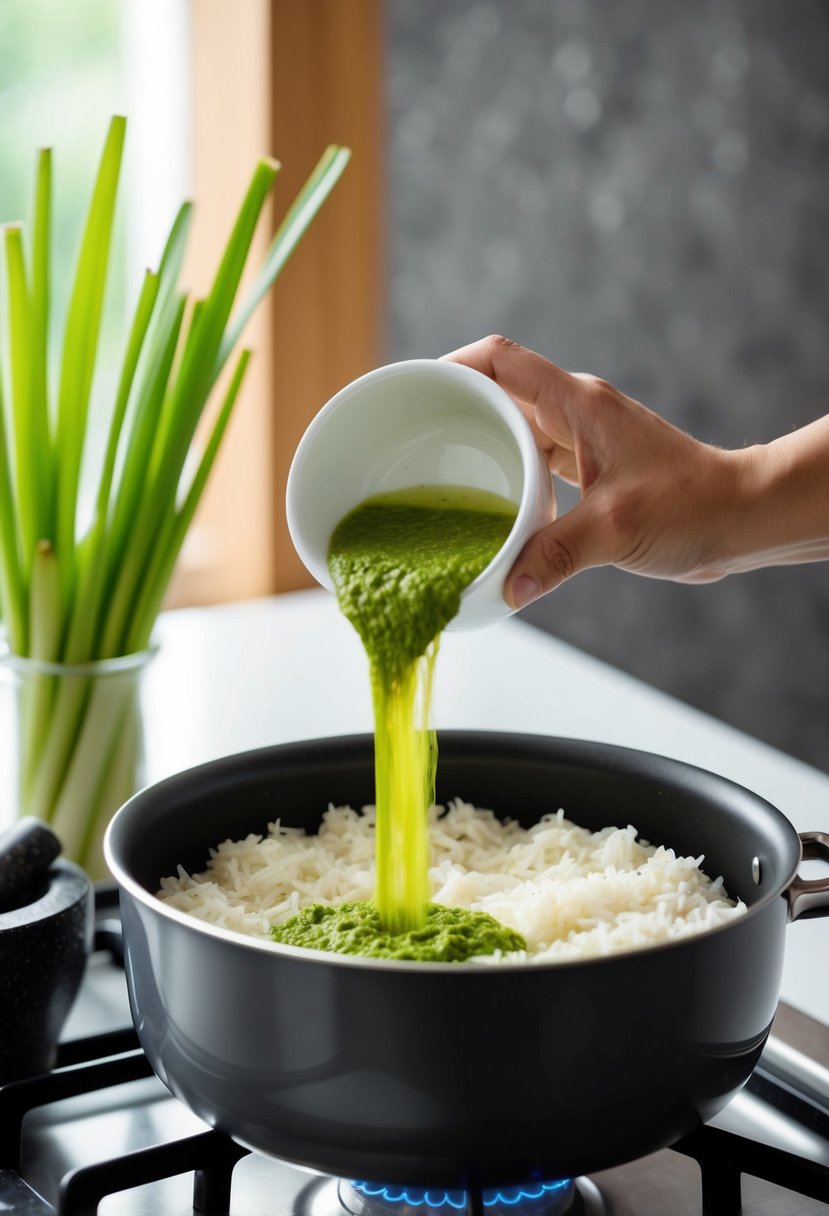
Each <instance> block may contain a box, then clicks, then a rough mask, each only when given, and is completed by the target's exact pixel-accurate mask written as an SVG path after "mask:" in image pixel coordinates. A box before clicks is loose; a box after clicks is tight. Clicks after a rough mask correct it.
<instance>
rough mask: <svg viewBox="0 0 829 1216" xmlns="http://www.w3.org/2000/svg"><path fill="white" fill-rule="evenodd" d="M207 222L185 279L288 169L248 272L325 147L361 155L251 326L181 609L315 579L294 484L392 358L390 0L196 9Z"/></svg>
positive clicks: (186, 571)
mask: <svg viewBox="0 0 829 1216" xmlns="http://www.w3.org/2000/svg"><path fill="white" fill-rule="evenodd" d="M189 16H190V31H191V36H190V42H191V57H192V58H191V116H192V117H191V127H192V133H193V143H192V148H193V172H192V178H193V197H194V199H195V200H196V214H195V223H194V231H193V244H192V251H191V257H190V260H189V264H188V267H187V268H186V274H187V276H188V281H189V284H190V285H191V286H192V287H193V289H194V290H195V291H196V292H200V291H203V290H204V289H205V288H206V286H207V283H208V282H209V279H210V276H211V274H212V272H213V268H214V267H215V265H216V263H217V260H218V257H219V255H220V251H221V247H222V244H223V242H224V240H225V238H226V235H227V232H228V231H229V228H230V225H231V223H232V219H233V215H234V212H235V209H236V207H237V206H238V204H239V201H240V199H241V195H242V193H243V191H244V188H245V186H246V185H247V181H248V178H249V176H250V173H251V171H252V168H253V165H254V163H255V161H256V159H257V157H258V156H259V155H261V154H262V153H263V152H264V153H268V154H270V155H273V156H275V157H276V158H277V159H278V160H279V161H280V162H281V165H282V169H281V171H280V173H279V176H278V178H277V183H276V186H275V189H274V203H273V209H272V211H271V214H270V215H269V216H268V217H267V220H266V221H265V222H263V224H262V226H261V228H262V231H261V235H260V236H258V237H257V246H256V248H255V250H254V257H253V258H252V259H251V264H252V265H253V266H255V265H258V264H259V261H260V259H261V256H262V254H263V252H264V250H265V248H266V247H267V244H268V239H269V233H271V232H272V231H273V228H274V220H275V219H278V218H279V217H280V216H281V215H282V214H283V212H284V211H285V209H286V207H287V206H288V204H289V203H290V201H291V199H292V198H293V197H294V195H295V194H296V192H297V190H298V189H299V187H300V185H301V184H302V182H303V181H304V179H305V177H306V176H307V174H308V173H309V172H310V170H311V168H312V167H313V165H314V164H315V163H316V161H317V159H318V157H319V156H320V154H321V153H322V151H323V148H324V147H325V146H326V145H327V144H329V143H340V144H346V145H347V146H348V147H350V148H351V150H352V158H351V161H350V163H349V165H348V166H347V168H346V170H345V173H344V175H343V178H342V179H341V181H340V182H339V183H338V184H337V186H336V187H335V190H334V192H333V193H332V195H331V196H330V198H329V199H328V200H327V202H326V203H325V205H324V207H323V210H322V212H321V213H320V215H319V216H318V217H317V219H316V220H315V222H314V224H313V226H312V228H311V229H310V230H309V232H308V233H307V234H306V236H305V237H304V239H303V241H302V243H301V245H300V247H299V248H298V250H297V251H296V253H295V254H294V256H293V258H292V259H291V262H290V263H289V264H288V265H287V266H286V268H285V270H284V271H283V273H282V275H281V276H280V279H279V280H278V282H277V284H276V285H275V288H274V290H273V291H272V292H271V297H270V299H269V300H268V301H267V302H265V303H264V304H263V306H262V307H261V309H260V311H259V313H258V314H257V316H256V317H255V318H254V319H253V320H252V321H251V323H250V325H249V327H248V331H247V333H246V335H245V338H244V341H245V344H246V345H250V346H251V347H252V348H253V350H254V358H253V360H252V361H251V367H250V371H249V378H248V382H247V383H246V385H245V388H244V390H243V393H242V394H241V395H240V399H239V402H238V404H237V406H236V415H235V417H234V419H233V420H232V422H231V426H230V428H229V431H228V434H227V436H226V438H225V442H224V446H223V450H222V452H221V454H220V456H219V458H218V460H217V463H216V467H215V469H214V471H213V475H212V478H211V483H210V485H209V486H208V489H207V491H206V493H205V497H204V501H203V503H202V505H201V508H200V510H199V512H198V515H197V517H196V519H195V520H194V524H193V527H192V529H191V534H190V536H189V537H188V541H187V544H186V545H185V551H184V552H183V554H182V560H181V562H180V565H179V569H178V571H177V573H176V576H175V579H174V582H173V586H172V588H171V595H170V600H169V604H170V606H175V605H183V604H200V603H211V602H217V601H221V600H233V599H244V598H249V597H250V596H255V595H265V594H270V593H272V592H278V591H288V590H294V589H297V588H299V587H303V586H308V585H310V584H311V583H312V581H313V580H312V579H311V577H310V575H309V574H308V573H307V571H306V570H305V568H304V566H303V565H302V563H301V562H300V560H299V558H298V557H297V555H296V553H295V551H294V548H293V545H292V544H291V541H290V537H289V536H288V532H287V526H286V522H285V507H284V499H285V481H286V478H287V473H288V469H289V466H290V462H291V458H292V456H293V453H294V450H295V448H296V445H297V443H298V441H299V439H300V437H301V435H302V432H303V431H304V429H305V427H306V426H307V425H308V422H309V421H310V420H311V418H312V417H313V415H314V414H315V413H316V411H317V410H318V409H319V408H320V406H321V405H322V404H323V403H324V402H325V401H326V400H327V399H328V398H329V397H330V396H331V395H332V394H333V393H334V392H336V390H337V389H338V388H340V387H341V386H342V385H343V384H346V383H347V382H348V381H349V380H352V379H354V378H355V377H356V376H359V375H361V374H362V373H363V372H365V371H368V370H369V369H370V368H371V367H374V366H376V365H377V363H378V362H379V361H380V358H381V349H382V341H381V322H380V317H381V299H382V243H383V223H382V220H383V197H382V196H383V191H382V129H381V114H382V79H381V77H382V69H381V55H382V43H383V38H382V0H353V2H352V0H244V3H229V2H228V0H190V13H189Z"/></svg>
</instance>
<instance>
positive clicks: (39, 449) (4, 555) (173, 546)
mask: <svg viewBox="0 0 829 1216" xmlns="http://www.w3.org/2000/svg"><path fill="white" fill-rule="evenodd" d="M123 140H124V120H123V119H121V118H115V119H113V120H112V122H111V124H110V127H109V130H108V133H107V138H106V142H105V146H104V150H103V154H102V157H101V161H100V165H99V169H98V173H97V177H96V181H95V185H94V189H93V192H92V198H91V201H90V205H89V209H88V213H87V219H86V222H85V227H84V233H83V239H82V243H81V250H80V255H79V258H78V263H77V268H76V272H75V279H74V284H73V287H72V290H71V294H70V303H69V307H68V310H67V315H66V318H65V323H64V329H63V346H62V357H61V363H60V368H59V378H58V391H57V401H56V408H55V415H56V421H55V425H54V427H53V425H52V422H51V413H50V403H49V393H48V374H47V373H48V366H47V365H48V346H49V343H48V329H49V303H50V298H49V288H50V278H49V258H50V224H51V193H52V184H51V156H50V153H49V152H48V150H47V151H42V152H41V153H40V155H39V159H38V166H37V179H36V192H35V207H34V225H33V244H32V259H31V278H27V265H26V260H25V258H24V256H23V247H22V240H21V237H20V231H19V228H17V229H15V228H13V229H11V230H10V233H8V234H7V236H6V238H5V245H6V254H7V260H8V261H9V263H10V273H9V293H10V325H9V353H10V359H11V362H10V372H11V387H12V392H11V397H10V399H9V416H8V418H6V417H5V414H6V410H5V406H4V401H3V396H2V383H3V382H2V374H1V373H0V610H2V612H3V614H4V622H5V625H6V628H7V633H8V642H9V645H10V646H11V648H12V650H13V651H14V652H15V653H16V654H18V655H21V656H23V655H26V654H27V653H28V654H30V655H31V656H33V662H35V666H34V668H33V669H32V670H31V671H30V672H27V674H26V676H25V679H24V682H23V696H22V700H21V717H20V725H21V728H22V732H23V738H22V740H21V743H22V754H21V778H22V782H23V789H22V801H21V806H20V810H21V812H23V813H31V814H37V815H40V816H41V818H44V819H47V820H50V821H51V822H52V823H53V825H54V826H55V830H56V831H57V832H58V835H59V836H60V837H61V839H62V842H63V845H64V849H65V851H66V852H67V854H68V855H70V856H74V857H75V858H76V860H80V861H81V863H82V864H84V865H86V866H87V868H88V869H89V870H90V872H92V873H96V872H97V871H96V862H95V859H96V857H97V856H98V853H99V850H100V840H101V835H102V833H103V830H104V828H105V826H106V823H107V821H108V819H109V816H110V815H111V813H112V812H113V811H114V810H115V809H116V807H117V806H118V804H119V803H120V802H121V801H123V800H124V798H126V797H127V796H128V795H129V794H130V793H131V792H132V791H133V789H134V782H135V779H136V765H137V762H138V756H139V753H140V750H141V748H140V709H139V705H138V699H137V681H138V674H137V673H138V671H139V669H140V667H141V666H142V665H143V663H144V661H145V656H146V652H147V646H148V643H149V638H150V635H151V632H152V628H153V624H154V621H155V618H156V616H157V614H158V612H159V610H160V608H161V605H162V602H163V598H164V594H165V592H166V588H167V585H168V584H169V581H170V578H171V575H172V572H173V567H174V565H175V562H176V558H177V556H178V553H179V551H180V549H181V545H182V543H183V541H184V538H185V535H186V533H187V531H188V528H189V526H190V523H191V521H192V518H193V515H194V512H195V510H196V507H197V504H198V502H199V500H200V498H201V496H202V493H203V490H204V487H205V484H206V481H207V479H208V476H209V474H210V472H211V469H212V467H213V464H214V461H215V458H216V455H217V453H218V450H219V447H220V444H221V442H222V440H223V437H224V434H225V431H226V428H227V426H228V423H229V420H230V417H231V414H232V411H233V408H234V405H235V403H236V400H237V398H238V394H239V390H240V387H241V384H242V381H243V378H244V375H245V371H246V368H247V365H248V361H249V358H250V352H249V351H247V350H244V351H242V352H241V354H240V356H239V359H238V362H237V364H236V367H235V369H234V372H233V375H232V377H231V379H230V383H229V386H228V388H227V390H226V393H225V396H224V399H223V401H222V403H221V406H220V408H219V410H218V413H217V416H216V420H215V422H214V424H213V427H212V430H211V433H210V436H209V439H208V442H207V444H206V447H205V449H204V452H203V454H202V456H201V458H200V460H199V462H198V464H197V468H196V473H195V475H194V476H193V477H192V479H191V480H190V481H189V484H187V485H186V486H185V485H184V484H183V483H184V469H185V464H186V462H187V460H188V457H189V453H190V451H191V448H192V444H193V440H194V436H195V433H196V428H197V426H198V424H199V421H200V419H201V417H202V415H203V412H204V409H205V407H206V405H207V401H208V398H209V396H210V393H211V390H212V388H213V386H214V385H215V382H216V380H217V377H218V376H219V373H220V372H221V370H222V367H223V365H224V364H225V362H226V361H227V359H228V357H229V355H230V354H231V352H232V351H233V349H234V347H235V345H236V343H237V342H238V340H239V337H240V335H241V332H242V330H243V328H244V325H245V324H246V322H247V320H248V319H249V317H250V315H251V313H252V312H253V311H254V309H255V308H256V307H257V305H258V303H259V302H260V301H261V299H262V298H263V296H264V295H265V294H266V292H267V291H268V290H269V289H270V287H271V286H272V284H273V282H274V281H275V279H276V277H277V276H278V274H279V272H280V270H281V269H282V267H283V266H284V265H285V262H286V261H287V259H288V257H289V256H290V254H291V253H292V252H293V250H294V249H295V248H296V245H297V244H298V242H299V240H300V239H301V237H302V235H303V234H304V232H305V231H306V229H307V227H308V225H309V224H310V222H311V221H312V219H313V217H314V216H315V215H316V213H317V211H318V210H319V207H320V206H321V205H322V203H323V201H324V199H325V198H326V197H327V195H328V193H329V192H330V190H331V189H332V187H333V185H334V183H335V182H336V180H337V179H338V177H339V175H340V173H341V172H342V169H343V167H344V165H345V162H346V161H347V159H348V155H349V154H348V151H347V150H346V149H339V148H335V147H332V148H329V149H327V150H326V152H325V153H324V155H323V157H321V159H320V161H319V163H318V164H317V166H316V167H315V169H314V170H313V172H312V173H311V175H310V176H309V178H308V180H307V181H306V183H305V185H304V186H303V188H302V190H301V191H300V192H299V194H298V195H297V197H296V199H295V201H294V203H293V204H292V206H291V207H290V208H289V210H288V212H287V214H286V215H285V217H284V219H283V221H282V223H281V225H280V226H279V228H278V230H277V233H276V234H275V236H274V238H273V241H272V242H271V245H270V247H269V249H268V252H267V255H266V258H265V261H264V264H263V265H262V267H261V269H260V271H259V273H258V275H257V276H256V277H255V278H254V281H253V286H252V288H251V289H250V290H249V291H248V292H247V293H246V295H245V297H244V299H243V300H242V302H241V304H240V305H238V307H237V305H236V296H237V293H238V290H239V284H240V281H241V278H242V275H243V272H244V270H245V267H246V264H247V261H248V259H249V254H250V248H251V243H252V240H253V235H254V231H255V228H256V225H257V222H258V219H259V217H260V214H261V211H262V207H263V205H264V201H265V198H266V197H267V195H268V193H269V191H270V189H271V186H272V184H273V180H274V177H275V175H276V172H277V169H278V166H277V164H276V162H274V161H272V160H268V159H263V160H262V161H260V162H259V164H258V165H257V166H256V167H255V170H254V173H253V175H252V178H251V181H250V184H249V186H248V189H247V192H246V194H245V196H244V199H243V201H242V204H241V206H240V209H239V212H238V214H237V217H236V220H235V223H234V226H233V230H232V232H231V234H230V237H229V239H228V242H227V244H226V246H225V250H224V254H223V256H222V258H221V261H220V263H219V266H218V269H217V271H216V273H215V276H214V279H213V283H212V285H211V288H210V291H209V293H208V295H207V297H206V298H205V299H204V300H201V301H195V302H194V304H193V307H192V312H190V313H189V315H188V305H189V301H188V300H187V298H186V297H185V296H184V295H183V294H182V293H181V291H180V289H179V287H178V280H179V276H180V273H181V268H182V264H183V257H184V252H185V247H186V241H187V236H188V231H189V227H190V219H191V213H192V208H191V204H189V203H185V204H183V206H182V207H181V209H180V210H179V212H178V214H177V216H176V217H175V220H174V222H173V225H172V228H171V230H170V234H169V236H168V239H167V242H166V245H165V248H164V251H163V253H162V257H161V261H160V263H159V268H158V272H157V274H155V275H153V274H152V273H150V272H148V273H147V275H146V276H145V279H144V283H143V285H142V291H141V295H140V297H139V301H138V305H137V308H136V312H135V315H134V318H133V322H132V326H131V329H130V334H129V336H128V340H127V343H126V347H125V350H124V356H123V360H122V364H121V371H120V376H119V380H118V386H117V389H116V393H115V397H114V400H113V406H112V413H111V416H110V421H109V430H108V435H107V442H106V449H105V455H104V459H103V462H102V466H101V468H100V470H99V472H98V480H97V484H96V485H95V486H94V487H93V489H94V492H95V500H94V512H93V517H92V522H91V524H90V526H89V528H88V530H87V532H86V535H85V536H84V537H83V538H80V539H79V538H78V536H77V522H76V512H77V500H78V491H79V484H80V473H81V465H82V462H83V459H84V452H85V448H86V443H87V429H88V414H89V401H90V395H91V388H92V380H93V376H94V371H95V362H96V355H97V348H98V341H99V335H100V329H101V318H102V310H103V306H104V293H105V283H106V274H107V265H108V261H109V251H110V245H111V238H112V227H113V216H114V208H115V199H116V194H117V187H118V180H119V176H120V167H121V159H122V149H123ZM234 308H236V311H235V313H233V310H234ZM232 313H233V315H232V317H231V314H232ZM180 497H181V499H182V501H181V502H179V499H180ZM30 581H31V586H30V585H29V583H30ZM125 650H136V651H139V652H140V653H139V654H138V655H137V656H136V662H135V663H132V661H127V660H116V663H120V662H126V664H127V667H128V668H129V669H130V670H129V672H127V670H123V673H122V669H121V668H120V667H117V668H116V674H115V675H112V674H110V673H111V671H112V669H111V668H105V669H101V668H99V667H97V666H93V667H91V668H89V669H88V670H87V668H86V666H85V663H86V661H88V660H90V659H95V660H97V659H99V658H105V657H107V656H110V655H111V656H117V655H123V654H124V651H125ZM52 659H55V660H58V663H57V665H55V666H54V667H50V666H49V660H52ZM36 660H41V661H43V662H45V664H46V666H45V667H38V666H37V662H36ZM67 661H69V664H70V665H69V666H68V665H67ZM71 664H75V665H76V666H77V664H81V665H82V666H81V670H80V671H78V670H76V669H73V667H72V666H71ZM133 668H134V670H133ZM102 670H104V671H105V673H106V674H100V673H101V671H102ZM128 675H129V678H127V676H128ZM122 676H123V678H122Z"/></svg>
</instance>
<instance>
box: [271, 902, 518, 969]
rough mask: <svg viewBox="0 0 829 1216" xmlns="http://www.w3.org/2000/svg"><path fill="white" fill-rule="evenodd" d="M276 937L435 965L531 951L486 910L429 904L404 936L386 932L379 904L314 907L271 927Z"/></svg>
mask: <svg viewBox="0 0 829 1216" xmlns="http://www.w3.org/2000/svg"><path fill="white" fill-rule="evenodd" d="M271 937H272V938H273V939H274V941H276V942H282V943H283V944H284V945H287V946H305V947H306V948H308V949H311V950H333V951H334V952H335V953H337V954H360V955H362V956H363V957H365V958H398V959H412V960H417V961H420V962H436V963H463V962H465V961H466V960H467V959H470V958H474V957H476V956H477V955H481V954H494V953H495V951H496V950H502V951H504V953H508V952H509V951H512V950H526V948H527V943H526V942H525V941H524V938H523V937H522V936H521V934H520V933H516V932H515V930H514V929H507V928H506V927H505V926H504V925H502V924H500V923H499V922H498V921H497V920H496V919H495V918H494V917H493V916H489V915H488V914H487V913H486V912H468V911H466V910H465V909H464V908H444V907H442V905H440V904H429V906H428V908H427V909H426V921H425V924H423V925H421V926H420V928H418V929H410V930H408V932H405V933H389V932H388V930H386V929H384V928H383V926H382V925H381V923H380V916H379V914H378V912H377V906H376V904H374V903H369V902H365V901H363V902H359V903H346V904H338V905H336V906H327V905H325V904H312V905H311V907H310V908H305V909H304V910H303V911H302V912H300V913H299V914H298V915H297V916H294V917H292V918H291V920H289V921H286V923H285V924H284V925H279V926H277V927H276V928H275V929H271Z"/></svg>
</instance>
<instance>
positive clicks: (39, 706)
mask: <svg viewBox="0 0 829 1216" xmlns="http://www.w3.org/2000/svg"><path fill="white" fill-rule="evenodd" d="M60 606H61V599H60V574H59V571H58V563H57V558H56V556H55V551H54V549H53V547H52V543H51V541H48V540H42V541H40V542H39V543H38V545H37V546H36V548H35V552H34V557H33V559H32V578H31V587H30V595H29V656H30V657H31V658H33V659H38V660H42V661H45V662H51V661H53V660H54V659H55V658H56V657H57V653H58V649H59V647H60V639H61V632H62V622H61V616H60ZM55 691H56V688H55V681H54V679H53V678H51V677H48V676H43V675H34V676H30V677H28V678H27V677H25V676H24V677H23V679H22V681H21V687H20V691H19V698H20V708H21V715H20V739H19V753H20V765H21V770H22V778H23V785H22V787H23V789H24V790H28V789H31V787H32V784H33V782H34V779H35V773H36V771H37V768H38V765H39V763H40V757H41V754H42V752H43V748H44V745H45V743H46V739H47V737H48V733H49V731H50V729H51V725H52V707H53V703H54V697H55Z"/></svg>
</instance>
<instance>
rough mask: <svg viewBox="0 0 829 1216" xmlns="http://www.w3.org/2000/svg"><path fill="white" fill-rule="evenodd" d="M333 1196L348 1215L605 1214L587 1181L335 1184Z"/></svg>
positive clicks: (571, 1215) (595, 1191)
mask: <svg viewBox="0 0 829 1216" xmlns="http://www.w3.org/2000/svg"><path fill="white" fill-rule="evenodd" d="M337 1193H338V1196H339V1202H340V1205H341V1207H342V1208H344V1209H345V1211H346V1212H347V1213H348V1214H349V1216H455V1214H456V1213H463V1214H465V1216H604V1213H605V1212H606V1207H605V1204H604V1202H603V1200H602V1197H601V1194H600V1193H599V1190H598V1188H597V1187H596V1186H595V1185H594V1184H593V1183H592V1182H591V1181H590V1180H589V1179H588V1178H576V1179H569V1178H568V1179H563V1180H561V1181H556V1182H528V1183H525V1184H523V1185H520V1186H510V1187H500V1188H494V1187H492V1188H489V1187H485V1188H484V1189H483V1190H481V1191H465V1190H444V1189H442V1188H440V1187H413V1186H397V1185H395V1184H388V1185H383V1184H381V1183H374V1182H359V1181H355V1182H345V1181H341V1182H340V1183H339V1184H338V1187H337Z"/></svg>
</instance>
